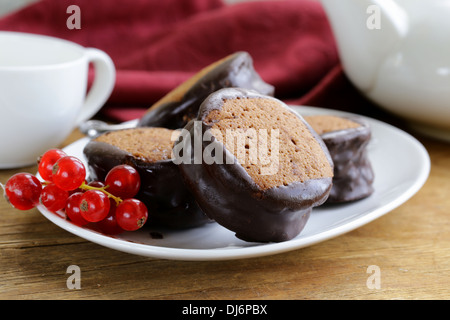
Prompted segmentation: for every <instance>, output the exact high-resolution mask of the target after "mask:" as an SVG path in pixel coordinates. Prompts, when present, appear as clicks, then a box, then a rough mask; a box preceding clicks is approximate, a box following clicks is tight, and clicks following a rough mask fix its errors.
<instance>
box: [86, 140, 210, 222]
mask: <svg viewBox="0 0 450 320" xmlns="http://www.w3.org/2000/svg"><path fill="white" fill-rule="evenodd" d="M84 154H85V156H86V158H87V161H88V168H89V175H90V176H89V178H90V179H92V180H104V178H105V176H106V174H107V173H108V172H109V170H111V169H112V168H113V167H114V166H116V165H119V164H129V165H131V166H133V167H134V168H135V169H136V170H137V171H138V172H139V175H140V178H141V189H140V191H139V193H138V194H137V196H136V198H137V199H139V200H141V201H143V202H144V203H145V205H146V206H147V209H148V212H149V218H148V220H147V223H146V226H154V227H168V228H173V229H182V228H192V227H197V226H201V225H203V224H205V223H207V222H210V221H211V220H210V219H209V218H208V217H207V216H206V215H205V214H204V213H203V212H202V211H201V209H200V208H199V206H198V205H197V203H196V202H195V199H194V198H193V196H192V194H191V193H190V192H189V191H188V190H187V188H186V187H185V185H184V184H183V178H182V177H181V175H180V172H179V170H178V167H177V166H176V165H175V164H174V163H173V162H172V160H171V159H169V160H162V161H157V162H153V163H151V162H146V161H144V160H141V159H138V158H135V157H133V155H131V154H129V153H128V152H126V151H124V150H121V149H119V148H118V147H115V146H113V145H110V144H108V143H104V142H98V141H94V140H92V141H90V142H89V143H88V144H87V145H86V147H85V148H84Z"/></svg>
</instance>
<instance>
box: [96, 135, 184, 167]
mask: <svg viewBox="0 0 450 320" xmlns="http://www.w3.org/2000/svg"><path fill="white" fill-rule="evenodd" d="M172 134H174V136H173V138H172ZM177 134H178V131H175V130H170V129H165V128H154V127H152V128H132V129H126V130H119V131H111V132H107V133H105V134H103V135H101V136H99V137H97V138H96V139H95V141H99V142H104V143H108V144H110V145H113V146H115V147H117V148H119V149H121V150H124V151H126V152H128V153H130V154H132V155H133V156H134V157H136V158H138V159H141V160H144V161H147V162H156V161H161V160H168V159H171V157H172V147H173V142H174V141H173V140H172V139H175V138H176V137H177Z"/></svg>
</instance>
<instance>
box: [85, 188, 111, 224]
mask: <svg viewBox="0 0 450 320" xmlns="http://www.w3.org/2000/svg"><path fill="white" fill-rule="evenodd" d="M109 209H110V202H109V198H108V196H107V195H106V194H105V193H104V192H102V191H100V190H88V191H86V192H85V193H84V194H83V196H82V197H81V201H80V210H81V216H82V217H83V218H84V219H86V220H87V221H89V222H98V221H100V220H103V219H104V218H106V216H107V215H108V212H109Z"/></svg>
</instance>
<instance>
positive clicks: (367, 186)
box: [305, 115, 374, 203]
mask: <svg viewBox="0 0 450 320" xmlns="http://www.w3.org/2000/svg"><path fill="white" fill-rule="evenodd" d="M305 120H306V121H307V122H308V123H309V124H310V125H311V127H312V128H313V129H314V130H316V132H317V133H318V134H319V135H320V136H321V137H322V139H323V141H324V142H325V144H326V146H327V148H328V150H329V152H330V155H331V158H332V159H333V162H334V177H333V187H332V189H331V192H330V196H329V197H328V200H327V202H329V203H336V202H348V201H354V200H359V199H362V198H365V197H368V196H369V195H371V194H372V193H373V191H374V190H373V180H374V173H373V169H372V165H371V163H370V161H369V158H368V155H367V148H366V147H367V144H368V143H369V141H370V138H371V130H370V126H369V125H368V123H367V122H366V121H364V119H362V118H361V117H357V116H353V117H340V116H339V117H338V116H333V115H314V116H305Z"/></svg>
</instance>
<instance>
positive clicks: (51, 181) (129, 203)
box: [4, 149, 148, 234]
mask: <svg viewBox="0 0 450 320" xmlns="http://www.w3.org/2000/svg"><path fill="white" fill-rule="evenodd" d="M38 172H39V175H40V176H41V177H42V179H43V180H44V181H43V182H41V180H39V179H38V178H37V177H36V176H34V175H32V174H29V173H17V174H15V175H13V176H12V177H11V178H9V179H8V181H7V182H6V184H5V186H4V189H5V197H6V199H7V200H8V201H9V203H11V205H12V206H13V207H15V208H16V209H19V210H29V209H32V208H34V207H36V206H37V205H39V204H42V205H43V206H45V207H46V208H47V209H48V210H49V211H52V212H57V211H60V210H63V211H64V212H65V213H66V216H67V217H68V219H69V220H71V221H72V222H73V223H75V224H76V225H79V226H84V225H87V224H88V223H94V224H95V227H96V228H97V229H99V231H102V232H104V233H107V234H119V233H121V232H123V231H124V230H126V231H134V230H137V229H139V228H141V227H142V226H143V225H144V224H145V222H146V221H147V218H148V211H147V207H146V206H145V204H144V203H142V202H141V201H140V200H137V199H134V198H133V197H134V196H135V195H136V194H137V193H138V191H139V188H140V185H141V180H140V176H139V173H138V172H137V171H136V169H135V168H133V167H132V166H129V165H119V166H116V167H114V168H112V169H111V170H110V171H109V172H108V174H107V175H106V177H105V181H92V182H90V183H87V182H86V168H85V166H84V164H83V163H82V162H81V160H79V159H78V158H76V157H73V156H69V155H67V154H66V153H65V152H64V151H62V150H60V149H51V150H48V151H47V152H45V153H44V154H43V155H42V156H41V157H40V159H39V165H38Z"/></svg>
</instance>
